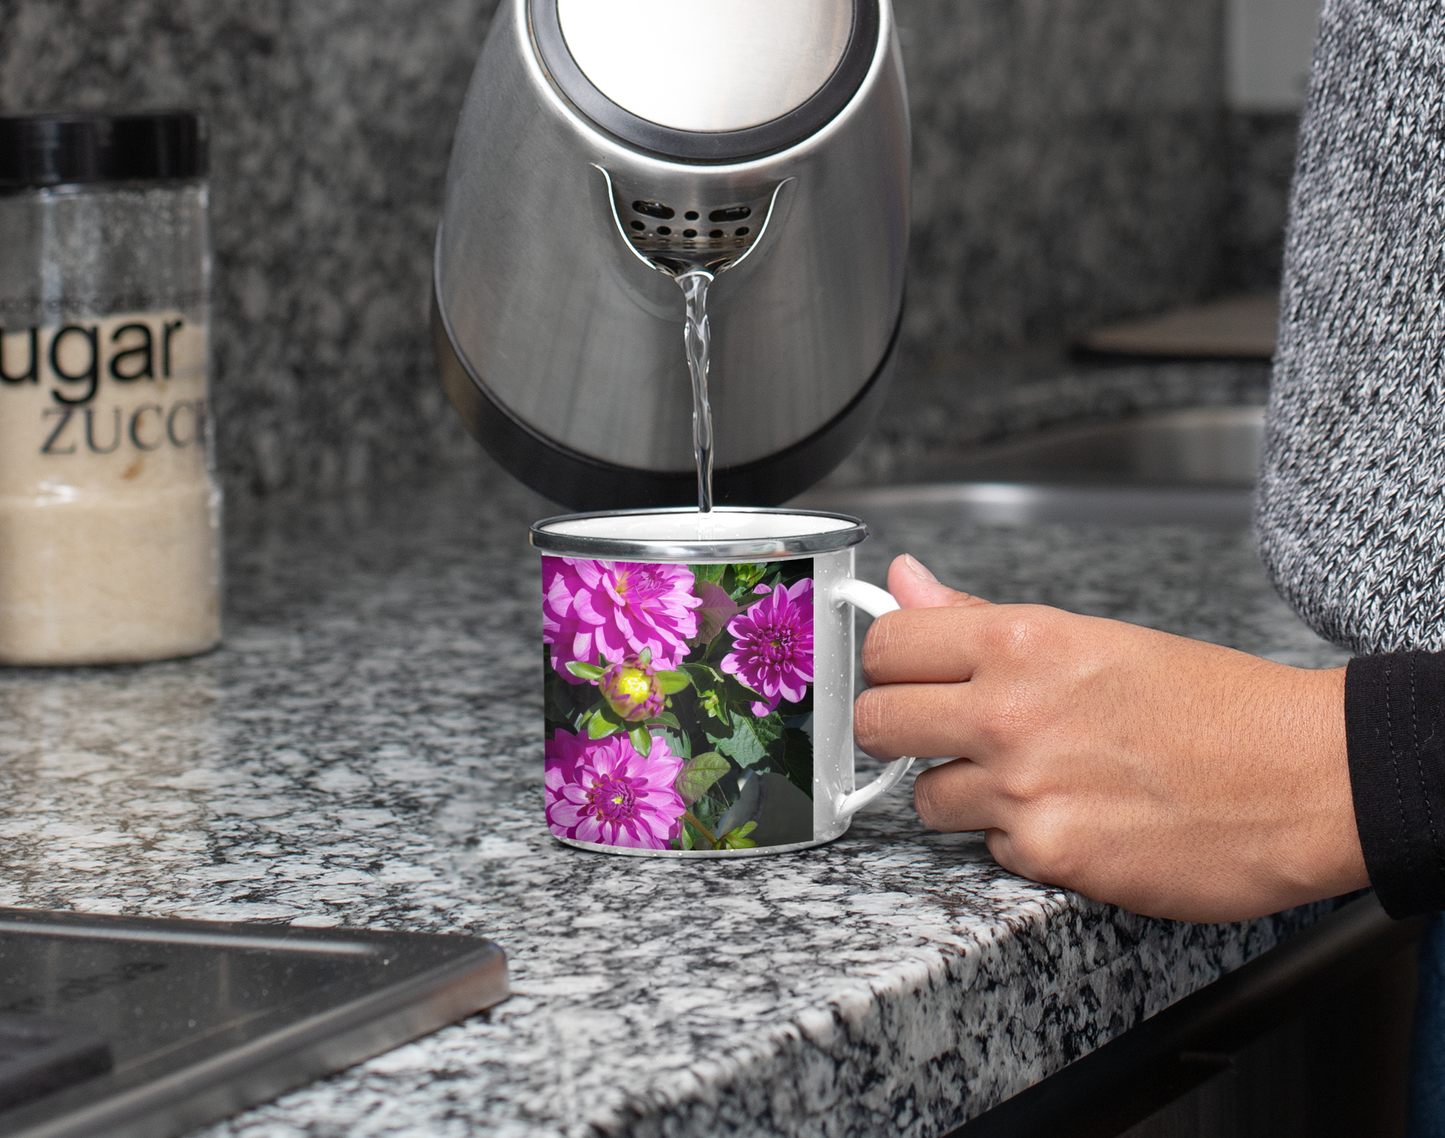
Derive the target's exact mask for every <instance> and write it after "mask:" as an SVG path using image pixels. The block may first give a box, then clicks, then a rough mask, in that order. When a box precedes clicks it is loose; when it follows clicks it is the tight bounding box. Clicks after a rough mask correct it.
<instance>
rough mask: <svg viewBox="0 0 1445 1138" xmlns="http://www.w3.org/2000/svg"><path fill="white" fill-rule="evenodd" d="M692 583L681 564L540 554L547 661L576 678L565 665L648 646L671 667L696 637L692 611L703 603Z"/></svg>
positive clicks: (614, 660) (659, 662) (615, 660)
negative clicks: (547, 649)
mask: <svg viewBox="0 0 1445 1138" xmlns="http://www.w3.org/2000/svg"><path fill="white" fill-rule="evenodd" d="M692 585H693V576H692V571H691V570H690V569H688V567H687V566H686V565H639V564H634V563H632V562H628V561H585V560H580V559H574V558H571V557H544V558H542V592H543V598H542V639H543V642H544V643H546V644H548V645H549V646H550V647H551V649H552V667H554V668H555V669H556V670H557V674H558V675H559V676H561V677H562V678H563V679H564V680H566V681H567V682H568V683H569V684H580V683H584V682H585V681H584V680H582V679H581V678H580V677H578V676H574V675H573V674H572V673H571V672H569V671H568V670H567V665H568V664H569V663H572V662H574V661H575V662H577V663H582V664H596V663H597V662H598V661H599V660H603V661H606V662H607V663H609V664H620V663H622V661H623V660H625V659H627V658H628V657H629V656H640V655H642V653H643V651H644V650H646V651H650V652H651V653H652V666H653V667H654V668H656V669H658V670H659V671H672V670H673V669H675V668H676V667H677V666H678V664H680V663H681V662H682V661H683V659H684V658H685V657H686V656H687V653H688V645H687V641H688V639H689V638H691V637H693V636H696V635H697V614H696V613H694V612H693V611H692V610H693V609H695V608H697V607H699V606H700V605H701V604H702V601H701V600H700V599H698V598H697V597H696V596H694V595H693V591H692Z"/></svg>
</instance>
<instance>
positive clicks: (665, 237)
mask: <svg viewBox="0 0 1445 1138" xmlns="http://www.w3.org/2000/svg"><path fill="white" fill-rule="evenodd" d="M593 168H594V169H596V170H597V172H598V173H599V174H601V175H602V177H603V179H604V180H605V181H606V183H607V201H608V203H609V204H610V205H611V213H612V223H613V225H614V226H615V227H616V229H617V233H618V235H619V236H620V237H621V238H622V240H623V243H624V244H625V245H626V246H627V248H628V250H629V251H630V252H631V253H632V254H633V255H634V256H635V257H637V259H638V260H640V261H641V262H642V263H643V264H645V265H647V266H648V267H649V268H652V269H656V270H657V271H658V272H660V273H666V274H667V275H668V276H670V277H681V276H684V275H686V274H688V273H698V272H703V273H707V274H709V275H710V276H716V275H717V274H718V273H723V272H726V271H727V270H729V269H734V268H736V267H737V266H738V265H740V264H742V263H743V262H744V261H745V260H747V259H748V258H749V257H750V256H752V254H753V252H754V251H755V250H756V249H757V248H758V247H759V246H760V245H762V244H763V241H764V238H765V237H766V236H767V234H768V230H769V227H770V226H771V225H772V223H773V216H774V213H775V212H776V209H777V205H778V202H779V200H780V198H781V197H782V194H783V191H784V190H785V189H786V188H787V187H788V186H789V185H790V184H791V183H792V181H793V179H792V178H784V179H783V180H782V181H781V182H778V183H776V184H775V185H773V186H771V187H767V188H760V189H757V190H753V191H751V192H748V191H742V192H739V191H737V190H736V189H729V188H720V189H719V190H715V191H712V192H711V193H709V194H706V195H704V194H697V195H695V196H697V197H699V198H702V197H704V196H706V197H709V198H717V199H718V200H716V201H711V200H709V201H702V200H699V201H692V200H688V201H686V202H679V203H673V202H669V201H667V200H663V197H662V196H661V195H655V196H640V193H641V191H640V190H636V189H633V190H631V191H629V190H627V189H624V188H623V187H621V186H619V185H618V183H617V181H616V179H614V178H613V176H612V174H611V173H610V172H609V171H608V170H607V169H605V168H604V167H602V166H598V165H596V164H595V163H594V164H593ZM729 193H731V194H732V195H733V196H732V197H728V198H727V200H726V201H724V200H722V199H723V197H725V196H726V195H727V194H729Z"/></svg>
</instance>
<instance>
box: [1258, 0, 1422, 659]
mask: <svg viewBox="0 0 1445 1138" xmlns="http://www.w3.org/2000/svg"><path fill="white" fill-rule="evenodd" d="M1442 412H1445V4H1441V3H1440V2H1439V0H1413V2H1406V0H1327V3H1326V5H1325V10H1324V15H1323V20H1322V27H1321V39H1320V45H1319V49H1318V52H1317V55H1316V61H1315V69H1314V75H1313V79H1312V82H1311V90H1310V95H1309V100H1308V105H1307V107H1306V111H1305V115H1304V118H1303V121H1302V124H1301V137H1300V152H1299V159H1298V166H1297V168H1296V174H1295V183H1294V190H1293V197H1292V201H1291V207H1290V223H1289V231H1288V236H1287V239H1286V251H1285V267H1284V291H1283V295H1282V311H1281V320H1280V344H1279V351H1278V355H1277V357H1276V362H1275V371H1274V380H1273V384H1272V388H1271V394H1270V407H1269V416H1268V428H1267V433H1266V443H1265V460H1264V468H1263V472H1262V475H1261V481H1260V488H1259V510H1258V522H1257V525H1258V536H1259V545H1260V551H1261V555H1262V557H1263V559H1264V562H1265V565H1266V567H1267V569H1268V570H1269V572H1270V574H1271V576H1272V577H1273V578H1274V582H1275V585H1276V587H1277V588H1278V589H1279V591H1280V593H1281V594H1282V595H1283V596H1284V597H1285V599H1286V600H1288V601H1289V602H1290V603H1291V604H1292V605H1293V606H1294V607H1295V608H1296V609H1297V610H1298V611H1299V613H1300V614H1301V615H1302V616H1303V617H1304V618H1305V620H1307V621H1308V622H1309V623H1310V624H1311V625H1312V626H1313V627H1314V628H1315V629H1316V630H1318V631H1319V632H1320V633H1321V634H1322V635H1324V636H1326V637H1327V638H1329V639H1330V640H1333V641H1335V642H1336V643H1338V644H1341V645H1343V646H1345V647H1348V648H1350V649H1353V650H1355V651H1357V652H1389V651H1399V650H1402V649H1407V648H1424V649H1429V650H1432V651H1440V650H1441V649H1445V414H1442Z"/></svg>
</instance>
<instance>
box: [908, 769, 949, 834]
mask: <svg viewBox="0 0 1445 1138" xmlns="http://www.w3.org/2000/svg"><path fill="white" fill-rule="evenodd" d="M927 774H928V772H927V771H924V772H923V774H920V775H919V776H918V778H916V779H915V780H914V782H913V808H914V809H915V810H916V811H918V819H919V821H921V822H922V823H923V824H924V825H925V826H927V827H928V828H929V829H930V830H942V829H943V828H944V827H945V825H946V823H945V821H944V819H945V816H946V811H945V809H944V804H943V802H942V801H941V800H940V796H939V793H938V785H937V784H938V780H937V779H936V778H928V777H926V776H927Z"/></svg>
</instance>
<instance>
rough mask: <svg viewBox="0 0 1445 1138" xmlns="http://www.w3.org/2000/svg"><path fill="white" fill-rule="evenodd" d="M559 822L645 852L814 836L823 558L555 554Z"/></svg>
mask: <svg viewBox="0 0 1445 1138" xmlns="http://www.w3.org/2000/svg"><path fill="white" fill-rule="evenodd" d="M542 566H543V568H542V575H543V577H542V580H543V593H544V597H543V606H542V612H543V642H544V645H545V647H544V649H543V652H544V660H545V664H546V670H545V686H546V780H545V795H546V807H547V823H548V826H549V827H550V828H551V830H552V832H553V833H554V834H555V835H556V836H557V837H559V838H564V839H567V840H570V841H578V842H588V843H594V844H600V845H607V846H614V847H631V848H634V849H646V850H698V851H702V850H720V851H727V850H745V849H750V848H753V847H756V846H763V845H766V846H773V845H788V844H792V843H795V842H807V841H811V840H812V838H813V802H812V798H813V740H812V721H813V714H812V713H813V678H814V677H813V562H812V560H811V559H800V560H794V561H782V562H765V563H748V564H736V565H675V564H642V563H633V562H622V561H593V560H584V559H578V558H570V557H552V556H548V557H544V558H543V559H542Z"/></svg>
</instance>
